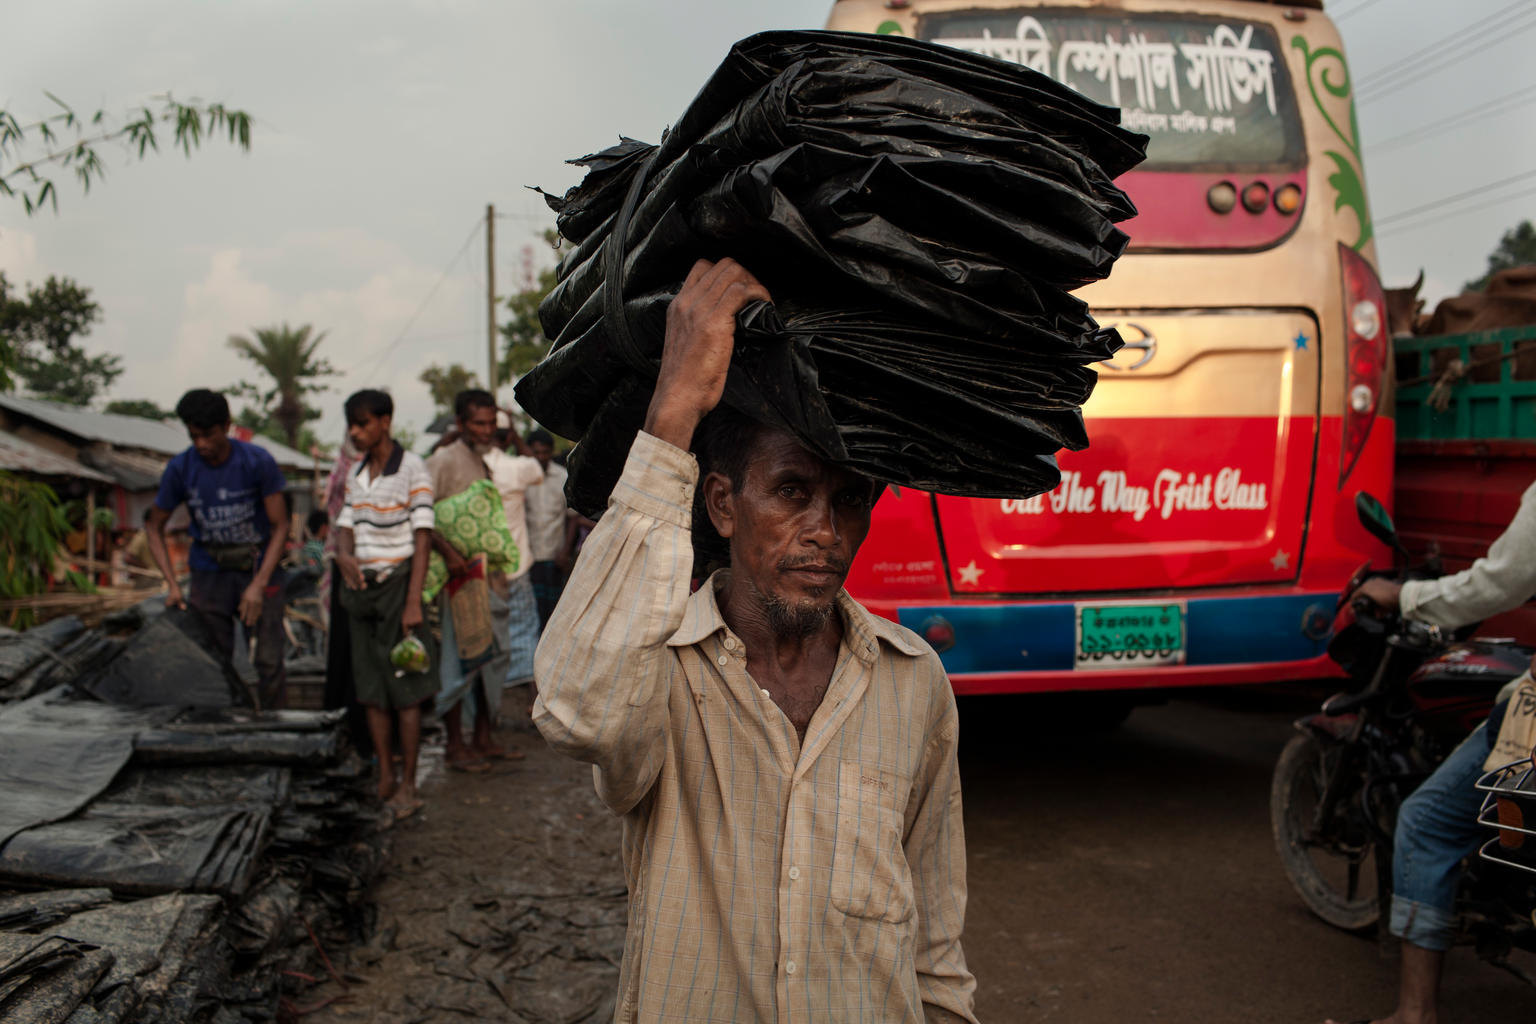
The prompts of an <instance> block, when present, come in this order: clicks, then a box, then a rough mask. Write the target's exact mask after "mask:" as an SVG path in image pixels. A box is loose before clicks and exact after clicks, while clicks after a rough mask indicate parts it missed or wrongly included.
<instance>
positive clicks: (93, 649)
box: [0, 629, 123, 702]
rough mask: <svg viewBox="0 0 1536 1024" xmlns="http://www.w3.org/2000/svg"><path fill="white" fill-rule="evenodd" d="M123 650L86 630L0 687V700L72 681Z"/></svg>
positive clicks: (119, 644) (20, 697)
mask: <svg viewBox="0 0 1536 1024" xmlns="http://www.w3.org/2000/svg"><path fill="white" fill-rule="evenodd" d="M122 649H123V642H122V641H121V640H117V639H114V638H112V637H109V636H107V635H106V634H105V633H103V632H101V631H100V630H96V629H88V630H86V631H85V632H83V633H81V634H80V635H78V636H76V637H75V638H74V639H72V640H70V641H69V642H68V643H65V644H63V645H62V646H60V647H58V648H56V649H54V650H50V651H49V652H48V656H47V657H45V658H43V659H42V660H41V661H39V662H38V663H37V664H35V665H33V666H32V667H31V668H29V669H27V670H26V671H25V672H23V673H22V674H21V675H20V676H18V677H17V678H16V679H15V680H14V681H13V682H12V683H10V684H9V685H8V686H6V687H4V688H3V689H0V702H4V701H8V700H23V699H25V698H27V697H32V696H35V695H37V694H39V693H43V692H46V691H48V690H51V689H53V688H54V687H56V686H62V685H64V684H65V683H69V682H73V681H74V680H75V679H77V678H79V677H80V676H81V675H83V674H85V673H91V672H96V671H99V670H100V669H101V668H103V667H104V666H105V665H106V664H107V663H108V662H110V661H111V660H112V659H113V658H115V657H117V655H118V654H119V653H120V652H121V651H122Z"/></svg>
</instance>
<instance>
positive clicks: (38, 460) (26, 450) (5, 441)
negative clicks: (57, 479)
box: [0, 430, 112, 484]
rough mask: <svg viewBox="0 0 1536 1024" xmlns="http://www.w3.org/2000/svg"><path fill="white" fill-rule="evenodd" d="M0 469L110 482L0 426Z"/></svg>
mask: <svg viewBox="0 0 1536 1024" xmlns="http://www.w3.org/2000/svg"><path fill="white" fill-rule="evenodd" d="M0 469H7V470H11V471H12V472H18V473H36V474H37V475H38V476H63V477H70V478H72V479H76V480H96V481H98V482H100V483H104V484H109V483H112V478H111V477H109V476H107V475H105V474H103V473H98V472H96V470H94V469H89V468H87V467H86V466H83V465H81V464H80V463H79V462H76V461H75V460H74V459H66V458H65V457H64V456H62V455H55V454H54V453H53V452H50V451H49V450H48V449H46V448H39V447H38V446H37V445H35V444H33V443H32V442H31V441H23V440H22V439H21V438H19V437H17V436H16V435H15V434H12V433H9V432H7V431H4V430H0Z"/></svg>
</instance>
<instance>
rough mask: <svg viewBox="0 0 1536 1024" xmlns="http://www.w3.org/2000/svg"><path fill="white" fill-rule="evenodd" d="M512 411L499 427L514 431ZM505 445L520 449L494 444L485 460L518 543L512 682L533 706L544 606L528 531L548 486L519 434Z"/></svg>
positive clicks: (510, 601) (512, 594)
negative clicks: (536, 495)
mask: <svg viewBox="0 0 1536 1024" xmlns="http://www.w3.org/2000/svg"><path fill="white" fill-rule="evenodd" d="M511 422H512V421H511V418H510V417H509V416H508V414H507V413H506V412H501V413H499V414H498V416H497V426H499V427H503V428H510V426H511ZM504 444H505V445H506V446H508V447H513V448H515V449H516V452H517V454H515V455H514V454H512V453H510V452H508V451H506V450H505V449H504V447H503V446H502V445H492V446H491V449H490V451H488V452H487V453H486V455H485V465H486V467H487V468H488V469H490V471H491V482H492V483H494V484H495V485H496V490H497V492H498V493H499V494H500V495H501V505H502V508H503V509H505V510H506V513H507V528H508V529H509V530H511V531H512V540H513V541H514V542H516V544H517V552H518V558H517V567H516V568H515V569H512V570H510V571H508V573H507V609H508V621H507V653H508V656H509V659H508V662H507V682H506V684H507V685H508V686H527V687H528V688H529V697H528V701H529V703H530V705H531V704H532V702H533V696H532V689H533V652H534V649H535V648H536V647H538V645H539V626H540V624H541V620H540V618H539V609H538V604H537V602H536V600H535V598H534V592H533V580H532V579H531V577H530V575H529V574H530V571H531V570H532V568H533V564H534V558H535V556H534V555H533V553H532V549H531V548H532V538H531V537H530V536H529V532H528V512H527V504H528V495H529V493H530V492H531V491H533V490H534V489H535V488H537V487H539V486H540V485H541V484H543V482H544V466H543V465H542V464H541V461H540V460H539V459H537V458H536V457H534V453H533V452H532V451H531V450H530V448H529V446H528V445H527V444H525V443H524V442H523V439H522V437H520V436H519V435H518V433H517V431H515V430H511V429H507V436H506V440H505V442H504Z"/></svg>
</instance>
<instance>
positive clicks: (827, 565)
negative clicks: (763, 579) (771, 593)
mask: <svg viewBox="0 0 1536 1024" xmlns="http://www.w3.org/2000/svg"><path fill="white" fill-rule="evenodd" d="M775 568H777V569H778V570H779V572H790V571H792V570H794V569H818V570H826V571H828V572H835V573H837V574H838V575H839V576H846V575H848V562H846V561H845V560H843V559H841V558H838V557H837V556H835V555H828V556H826V557H824V558H817V557H815V556H813V555H787V556H785V557H784V558H781V559H779V562H778V565H777V566H775Z"/></svg>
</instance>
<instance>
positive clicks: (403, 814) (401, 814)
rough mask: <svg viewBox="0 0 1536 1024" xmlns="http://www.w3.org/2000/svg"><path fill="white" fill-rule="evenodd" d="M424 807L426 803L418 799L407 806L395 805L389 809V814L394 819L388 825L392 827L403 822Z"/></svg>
mask: <svg viewBox="0 0 1536 1024" xmlns="http://www.w3.org/2000/svg"><path fill="white" fill-rule="evenodd" d="M426 805H427V802H426V801H425V800H422V799H421V798H419V797H418V798H417V799H415V800H412V801H411V802H410V803H408V804H396V805H395V806H392V807H390V809H389V810H390V813H391V815H392V816H393V818H394V820H393V821H392V822H390V824H391V825H393V824H396V823H398V822H402V821H404V820H405V819H406V818H409V817H410V816H411V815H413V814H415V813H416V812H417V811H419V810H421V809H422V808H423V807H425V806H426Z"/></svg>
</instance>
